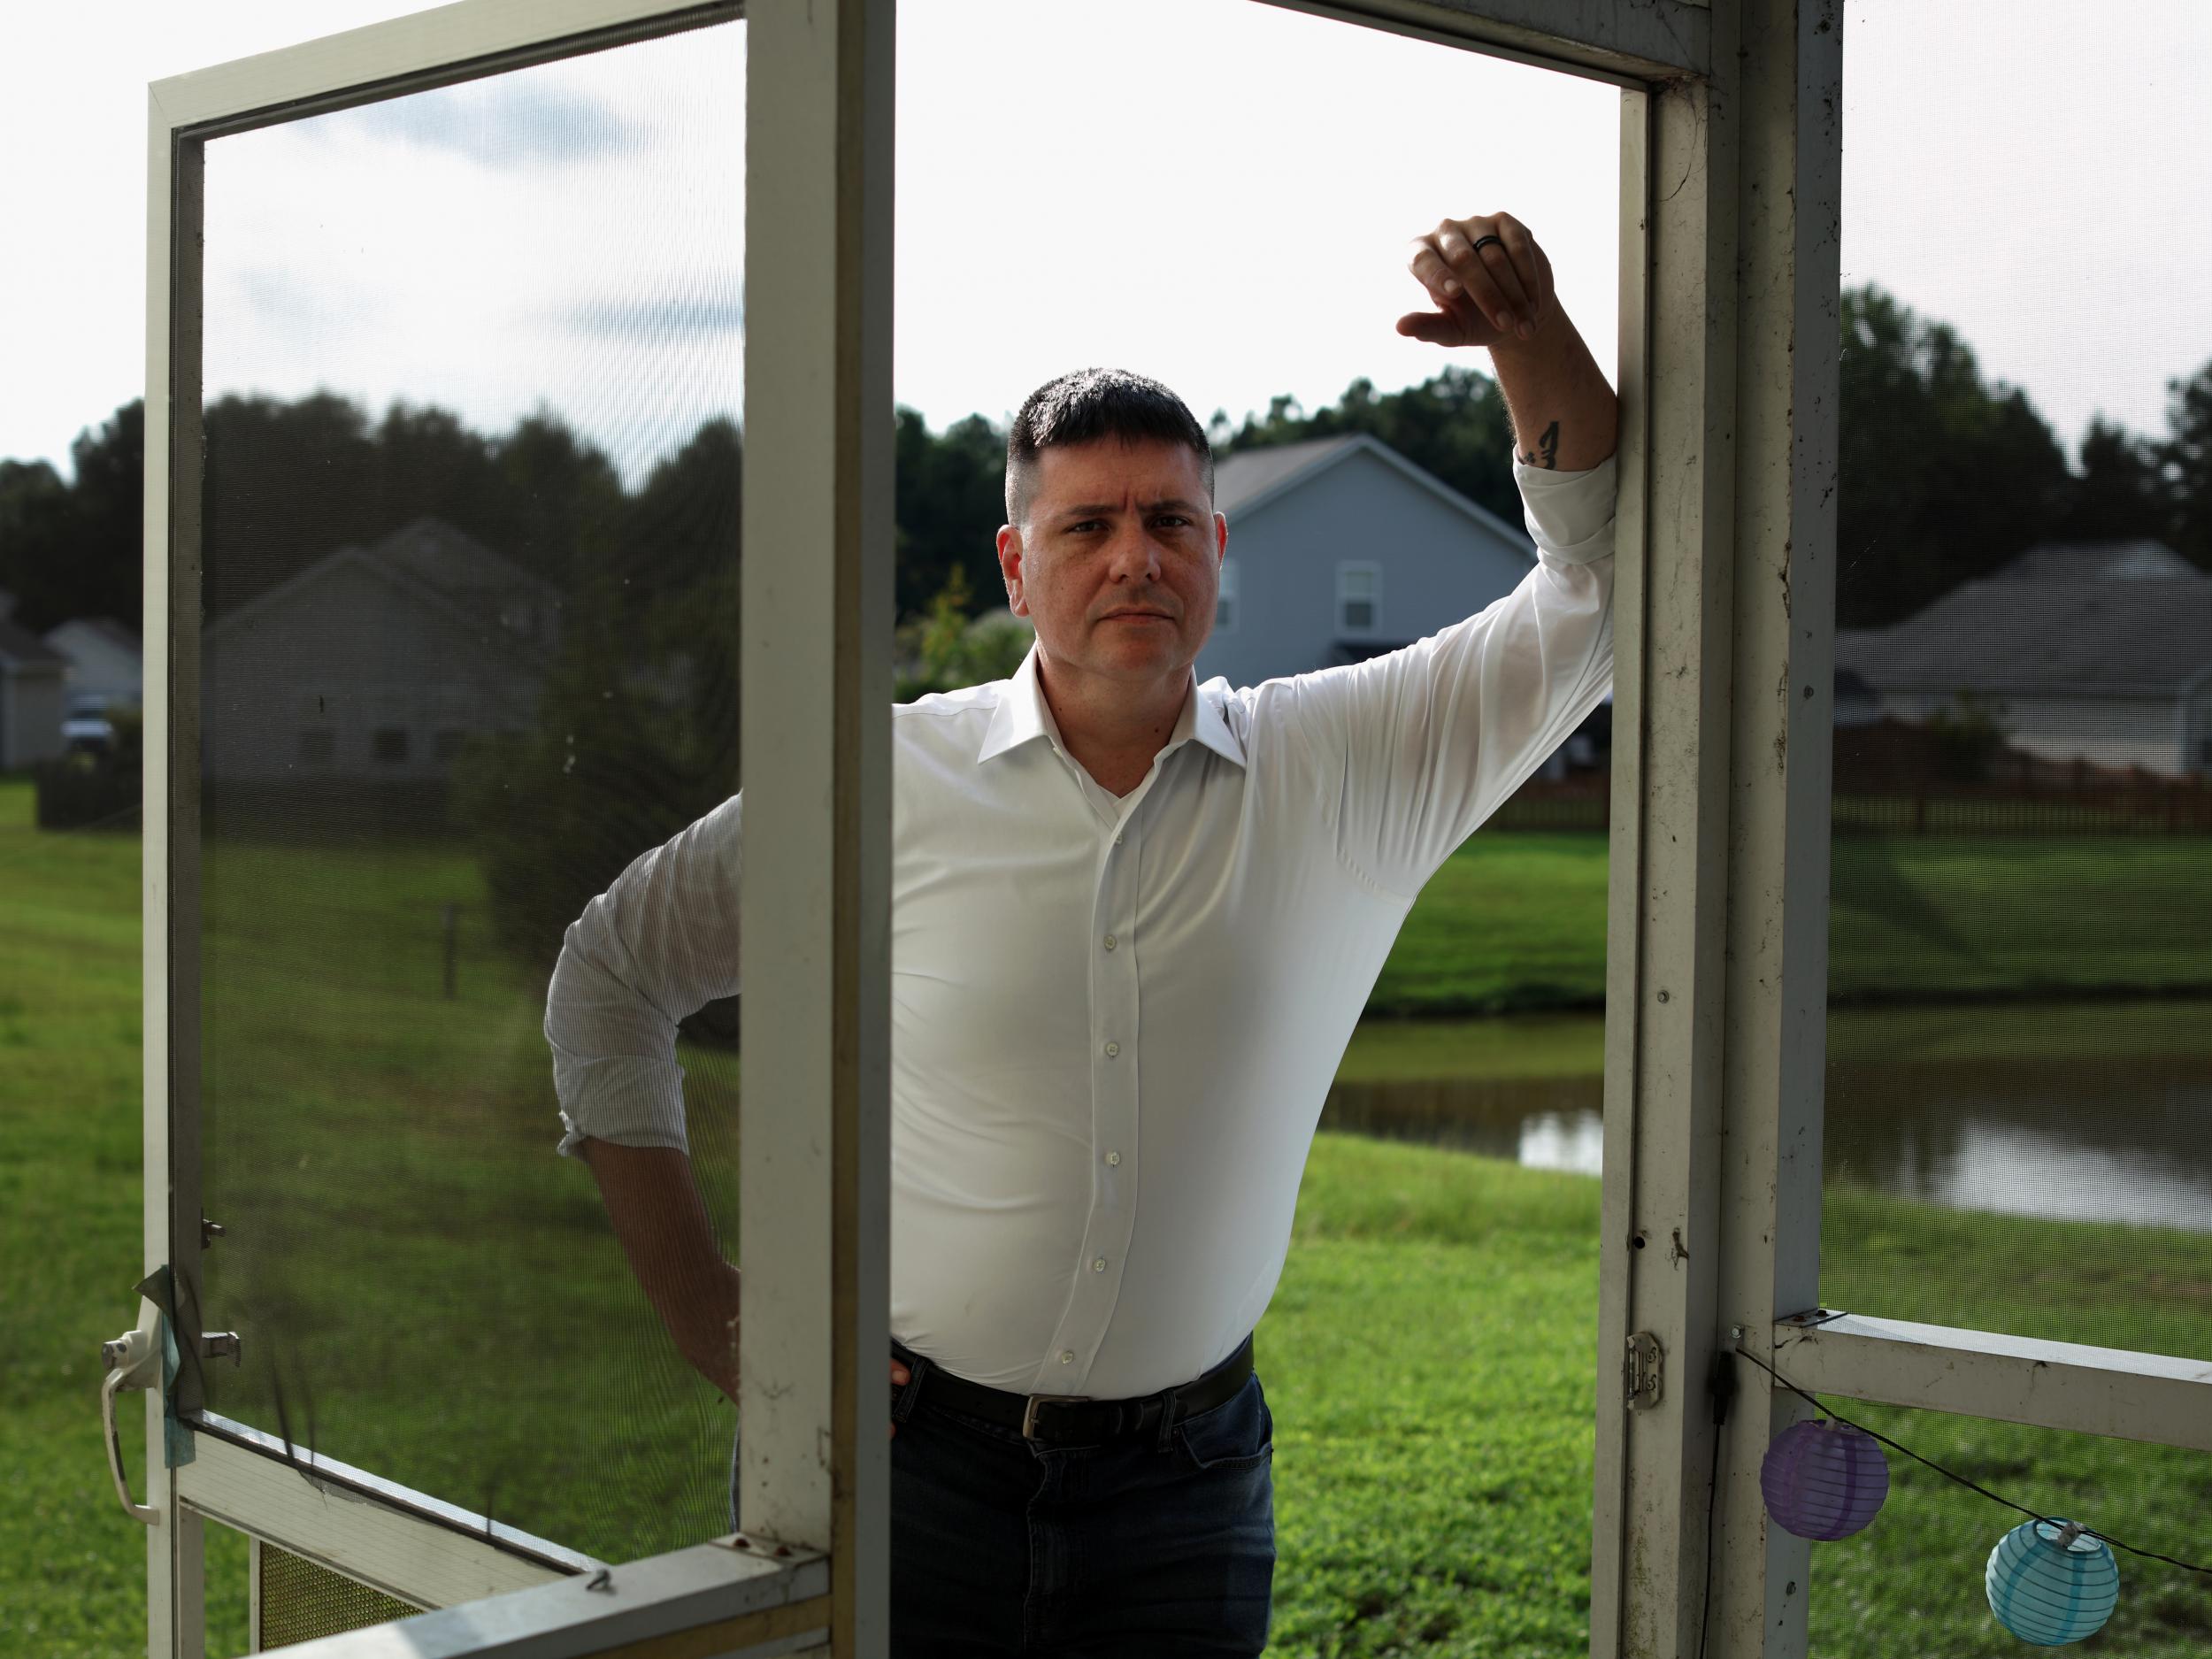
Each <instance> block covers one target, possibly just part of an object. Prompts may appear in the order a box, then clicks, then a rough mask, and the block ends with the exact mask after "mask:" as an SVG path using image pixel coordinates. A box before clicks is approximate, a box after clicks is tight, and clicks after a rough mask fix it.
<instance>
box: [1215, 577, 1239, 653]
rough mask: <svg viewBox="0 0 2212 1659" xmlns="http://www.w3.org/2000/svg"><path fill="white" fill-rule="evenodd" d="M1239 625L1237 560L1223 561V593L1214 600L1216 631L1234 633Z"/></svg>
mask: <svg viewBox="0 0 2212 1659" xmlns="http://www.w3.org/2000/svg"><path fill="white" fill-rule="evenodd" d="M1236 626H1237V562H1236V560H1234V559H1224V560H1222V561H1221V595H1220V597H1219V598H1217V599H1216V600H1215V601H1214V632H1215V633H1216V634H1233V633H1235V632H1236Z"/></svg>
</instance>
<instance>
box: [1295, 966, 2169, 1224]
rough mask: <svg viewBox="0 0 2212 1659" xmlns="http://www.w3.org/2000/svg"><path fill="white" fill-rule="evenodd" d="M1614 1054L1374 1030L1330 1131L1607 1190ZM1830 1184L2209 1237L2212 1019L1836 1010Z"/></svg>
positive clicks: (1532, 1029)
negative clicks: (1607, 1100) (1607, 1102)
mask: <svg viewBox="0 0 2212 1659" xmlns="http://www.w3.org/2000/svg"><path fill="white" fill-rule="evenodd" d="M1602 1052H1603V1021H1602V1018H1601V1017H1600V1016H1597V1015H1586V1016H1571V1017H1550V1018H1541V1019H1498V1020H1468V1021H1454V1022H1437V1023H1432V1024H1423V1025H1402V1026H1399V1025H1381V1026H1377V1025H1366V1026H1363V1027H1362V1028H1361V1033H1360V1035H1359V1037H1358V1038H1356V1040H1355V1042H1354V1045H1353V1048H1352V1049H1351V1050H1350V1051H1349V1052H1348V1054H1347V1056H1346V1064H1345V1065H1344V1067H1343V1068H1342V1069H1341V1070H1340V1073H1339V1076H1338V1079H1337V1081H1336V1082H1335V1083H1334V1084H1333V1086H1332V1087H1331V1090H1330V1094H1329V1099H1328V1103H1327V1105H1326V1106H1325V1108H1324V1110H1323V1111H1322V1115H1321V1127H1322V1128H1324V1129H1333V1130H1340V1131H1345V1132H1348V1133H1359V1134H1369V1135H1377V1136H1382V1137H1386V1138H1388V1139H1392V1140H1409V1141H1425V1142H1430V1143H1432V1144H1435V1145H1439V1146H1449V1147H1455V1148H1461V1149H1463V1150H1466V1151H1470V1152H1476V1153H1480V1154H1482V1155H1484V1156H1489V1157H1498V1158H1509V1159H1512V1160H1515V1161H1516V1162H1518V1163H1520V1164H1526V1165H1529V1166H1530V1167H1532V1168H1540V1169H1553V1170H1571V1171H1578V1172H1581V1173H1584V1174H1591V1175H1594V1174H1596V1173H1597V1172H1598V1171H1599V1167H1600V1164H1601V1156H1602V1153H1603V1148H1604V1138H1605V1137H1604V1127H1603V1119H1602V1116H1601V1110H1602V1106H1603V1097H1604V1086H1603V1080H1602V1077H1601V1071H1600V1067H1601V1064H1602ZM1516 1056H1526V1060H1525V1063H1517V1059H1516ZM1824 1173H1825V1179H1827V1180H1828V1181H1829V1182H1837V1181H1851V1182H1855V1183H1858V1184H1861V1185H1864V1186H1868V1187H1874V1188H1875V1189H1877V1190H1878V1191H1881V1192H1885V1193H1890V1194H1896V1195H1899V1196H1903V1197H1910V1198H1916V1199H1918V1200H1920V1201H1921V1202H1925V1203H1932V1204H1936V1205H1939V1206H1941V1207H1943V1208H1946V1209H1952V1210H1993V1211H1998V1212H2002V1213H2008V1214H2014V1215H2032V1216H2046V1217H2063V1218H2068V1219H2075V1220H2097V1221H2124V1222H2131V1223H2134V1224H2137V1225H2158V1226H2170V1227H2186V1228H2190V1229H2193V1230H2195V1231H2200V1232H2212V1004H2208V1003H2203V1002H2194V1003H2154V1004H2135V1005H2121V1006H2115V1005H2112V1004H2051V1005H2044V1006H2040V1007H2035V1008H2021V1007H2007V1008H1988V1009H1974V1008H1966V1009H1949V1010H1930V1009H1905V1010H1895V1011H1886V1010H1852V1011H1849V1012H1843V1013H1839V1014H1837V1015H1835V1016H1833V1017H1832V1019H1831V1021H1830V1054H1829V1065H1828V1074H1827V1110H1826V1147H1825V1164H1824Z"/></svg>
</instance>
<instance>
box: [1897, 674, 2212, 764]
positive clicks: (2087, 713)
mask: <svg viewBox="0 0 2212 1659" xmlns="http://www.w3.org/2000/svg"><path fill="white" fill-rule="evenodd" d="M1993 701H1994V702H1995V703H1997V704H1998V705H1999V706H2000V712H1999V715H1998V720H1999V723H2000V724H2001V726H2003V727H2004V728H2005V733H2006V741H2007V742H2008V743H2010V744H2011V745H2012V747H2013V748H2015V749H2025V750H2026V751H2027V752H2028V753H2029V754H2031V755H2039V756H2041V757H2043V758H2044V759H2046V760H2056V761H2070V760H2074V759H2076V758H2079V759H2082V760H2085V761H2087V762H2088V763H2089V764H2091V765H2093V766H2119V767H2125V766H2141V767H2143V768H2145V769H2146V770H2147V771H2150V772H2164V773H2168V774H2172V773H2177V772H2183V771H2185V770H2187V768H2186V767H2185V764H2184V759H2185V750H2184V749H2183V748H2182V744H2181V741H2180V740H2181V736H2182V728H2181V725H2180V718H2179V717H2180V714H2181V710H2182V703H2181V702H2180V700H2179V699H2178V698H2175V697H2156V698H2153V697H2049V696H2043V697H2021V696H2009V697H2006V696H2001V697H1996V698H1994V699H1993ZM1955 709H1956V700H1955V694H1952V693H1949V692H1945V693H1942V694H1936V693H1932V692H1898V691H1892V692H1885V693H1884V694H1883V696H1882V712H1883V713H1885V714H1887V715H1893V716H1894V717H1895V718H1898V719H1901V720H1907V721H1910V722H1912V723H1913V724H1915V725H1919V724H1923V723H1924V722H1926V721H1928V720H1931V719H1932V718H1934V717H1935V716H1936V715H1938V714H1939V713H1941V712H1944V711H1946V710H1954V711H1955Z"/></svg>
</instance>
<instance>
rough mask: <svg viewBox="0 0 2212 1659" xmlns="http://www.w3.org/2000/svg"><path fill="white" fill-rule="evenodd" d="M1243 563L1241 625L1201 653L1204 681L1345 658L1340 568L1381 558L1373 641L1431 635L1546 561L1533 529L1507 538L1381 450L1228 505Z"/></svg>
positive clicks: (1266, 675)
mask: <svg viewBox="0 0 2212 1659" xmlns="http://www.w3.org/2000/svg"><path fill="white" fill-rule="evenodd" d="M1228 518H1229V549H1228V557H1231V558H1232V559H1234V560H1236V561H1237V573H1238V581H1239V588H1238V595H1237V613H1238V614H1237V618H1236V626H1235V627H1234V628H1233V629H1232V630H1230V631H1229V632H1226V633H1223V632H1220V631H1218V630H1217V632H1216V633H1215V634H1214V637H1213V638H1212V639H1210V641H1207V644H1206V649H1204V650H1202V651H1201V652H1200V653H1199V656H1198V663H1197V672H1198V678H1199V679H1200V680H1210V679H1212V678H1213V677H1214V676H1216V675H1217V674H1218V675H1221V676H1222V677H1224V678H1225V679H1226V680H1228V681H1229V682H1230V684H1232V685H1234V686H1250V685H1257V684H1258V683H1259V682H1260V681H1262V680H1270V679H1273V678H1276V677H1278V676H1280V675H1286V674H1296V673H1303V672H1306V671H1307V670H1309V669H1313V668H1321V667H1325V666H1326V665H1327V664H1330V663H1332V662H1333V661H1335V660H1336V656H1335V648H1336V642H1337V641H1338V639H1339V638H1340V637H1344V636H1343V635H1342V634H1341V632H1340V629H1339V628H1338V626H1337V608H1336V605H1337V581H1336V571H1337V565H1338V563H1339V562H1340V561H1341V560H1348V559H1351V560H1373V561H1374V562H1376V563H1378V564H1379V565H1381V566H1382V601H1381V606H1380V612H1379V616H1378V618H1377V625H1378V626H1376V628H1375V630H1374V632H1373V634H1372V636H1371V637H1372V639H1373V640H1375V641H1381V642H1386V643H1390V644H1404V643H1407V642H1408V641H1413V640H1417V639H1422V638H1424V637H1425V636H1426V635H1428V634H1433V633H1435V632H1436V631H1437V630H1438V629H1439V628H1441V627H1445V626H1448V625H1450V624H1451V623H1454V622H1456V621H1458V620H1460V619H1461V618H1463V617H1468V616H1471V615H1473V614H1474V613H1475V612H1476V611H1480V610H1481V609H1482V608H1483V607H1484V606H1486V605H1487V604H1489V603H1491V602H1492V601H1493V600H1495V599H1498V598H1500V597H1502V595H1506V594H1508V593H1510V592H1511V591H1512V590H1513V588H1515V586H1516V585H1517V584H1518V583H1519V581H1520V580H1521V578H1522V577H1523V576H1525V575H1526V574H1527V572H1528V571H1529V569H1530V568H1531V566H1532V565H1533V564H1534V563H1535V550H1534V549H1533V548H1532V546H1531V545H1530V544H1529V542H1528V541H1527V540H1526V538H1525V537H1521V538H1519V539H1518V540H1517V543H1508V542H1506V541H1503V540H1502V539H1501V538H1500V537H1498V536H1496V535H1495V534H1493V533H1491V532H1490V531H1488V530H1487V529H1486V528H1485V527H1484V526H1481V525H1479V524H1478V523H1477V522H1476V521H1475V520H1473V519H1472V518H1470V517H1469V516H1468V515H1467V514H1466V513H1465V512H1463V511H1460V510H1459V509H1457V508H1455V507H1454V506H1452V505H1451V504H1450V503H1448V502H1447V501H1445V500H1443V499H1442V498H1441V497H1440V496H1439V495H1436V494H1435V493H1434V492H1433V491H1432V490H1431V489H1429V488H1425V486H1423V485H1421V484H1420V483H1418V482H1417V481H1416V480H1412V479H1410V478H1409V477H1407V476H1406V475H1405V474H1404V473H1403V472H1400V471H1399V470H1398V469H1397V468H1395V467H1394V466H1392V465H1389V464H1388V463H1387V462H1386V461H1383V460H1381V459H1379V457H1376V456H1375V455H1373V454H1371V453H1369V452H1365V451H1360V452H1355V453H1354V454H1351V455H1348V456H1347V457H1344V458H1343V459H1342V460H1340V461H1339V462H1337V463H1336V464H1335V465H1331V466H1329V467H1327V468H1325V469H1324V470H1322V471H1321V472H1318V473H1317V474H1316V475H1315V476H1313V477H1311V478H1309V479H1306V480H1302V482H1300V483H1298V484H1296V485H1294V486H1292V487H1290V488H1286V490H1285V491H1284V493H1283V494H1281V495H1276V496H1273V497H1271V498H1270V499H1268V500H1264V501H1263V502H1261V503H1260V504H1259V505H1258V506H1257V507H1256V508H1254V509H1253V510H1251V511H1250V512H1249V513H1248V514H1245V515H1243V516H1240V515H1239V514H1238V513H1237V512H1236V511H1229V512H1228Z"/></svg>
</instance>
